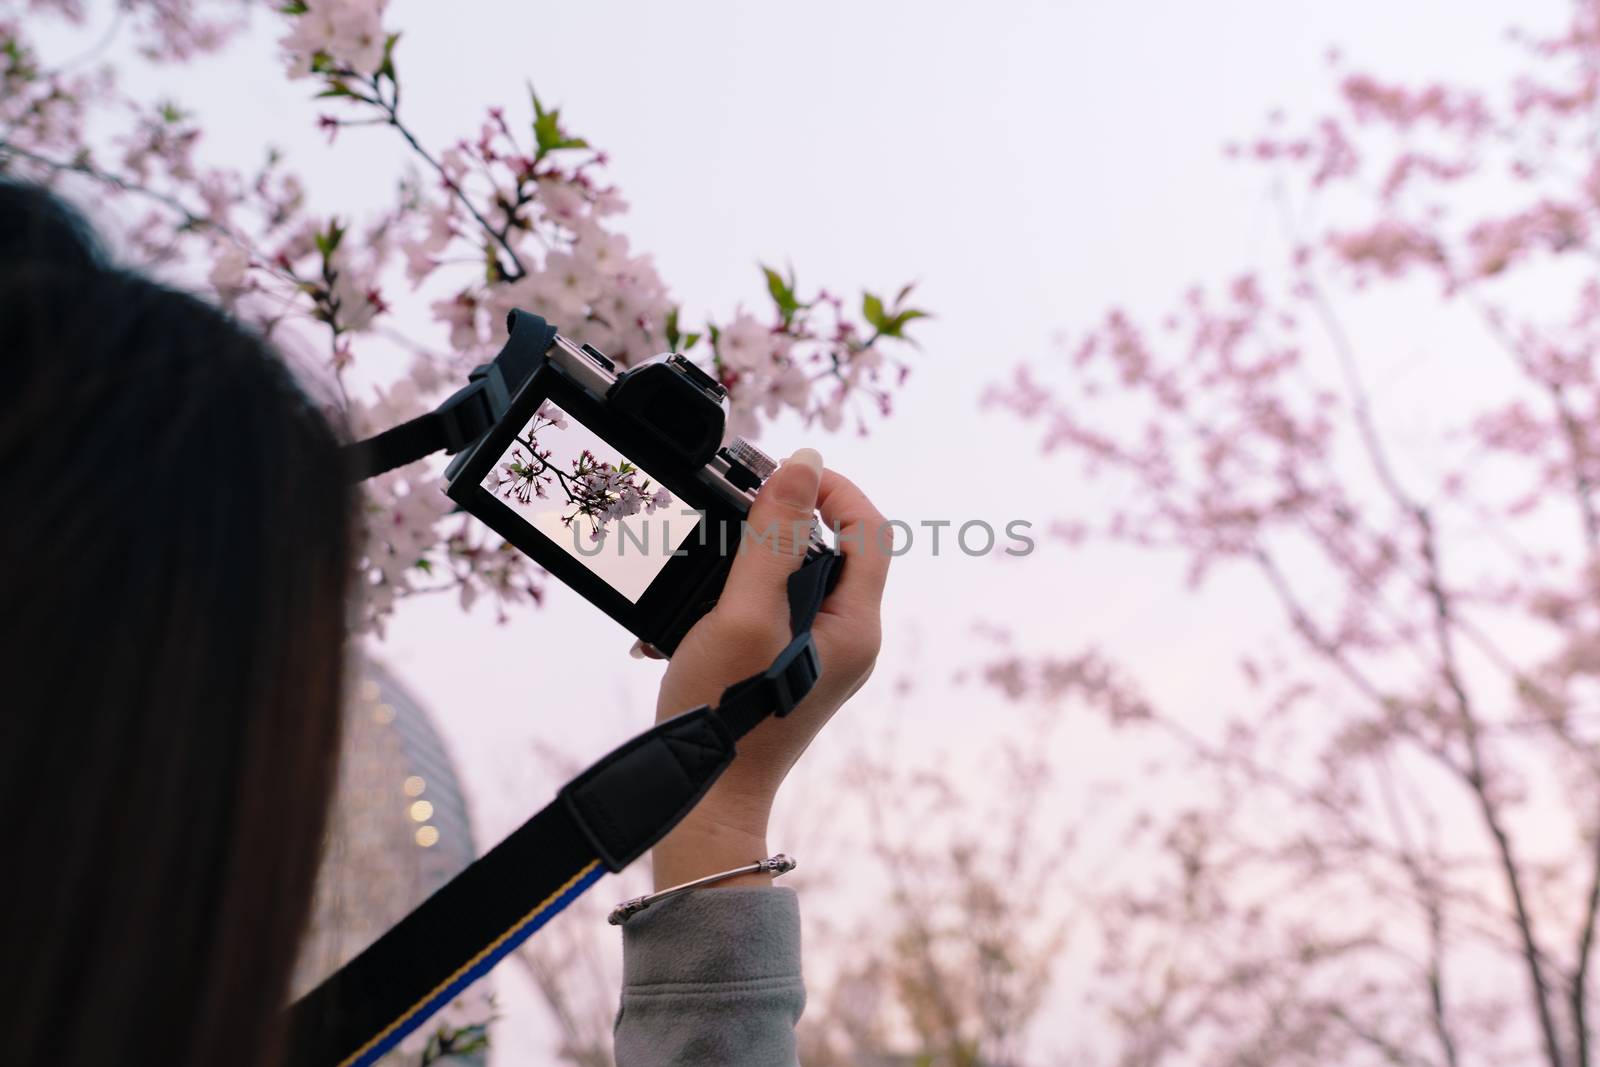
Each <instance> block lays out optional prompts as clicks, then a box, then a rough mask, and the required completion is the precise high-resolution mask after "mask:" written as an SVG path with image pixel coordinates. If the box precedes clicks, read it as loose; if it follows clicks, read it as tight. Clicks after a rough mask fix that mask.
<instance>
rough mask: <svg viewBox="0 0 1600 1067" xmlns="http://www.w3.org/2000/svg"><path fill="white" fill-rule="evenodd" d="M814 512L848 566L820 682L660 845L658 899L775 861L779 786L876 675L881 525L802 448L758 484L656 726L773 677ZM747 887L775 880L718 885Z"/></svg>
mask: <svg viewBox="0 0 1600 1067" xmlns="http://www.w3.org/2000/svg"><path fill="white" fill-rule="evenodd" d="M813 511H820V512H821V513H822V519H823V522H824V523H826V524H827V525H828V527H829V528H830V529H837V530H838V531H839V550H840V551H841V552H843V553H844V555H845V557H846V560H845V565H844V573H843V575H842V576H841V577H840V579H839V584H838V586H837V587H836V588H835V589H834V591H833V592H832V593H831V594H829V596H828V598H827V600H825V601H824V602H823V604H822V610H821V611H820V612H819V613H818V615H817V620H816V623H815V624H814V625H813V627H812V631H811V632H812V636H813V637H814V638H815V640H816V643H817V653H818V656H819V658H820V659H821V661H822V677H821V678H820V679H818V681H817V684H816V686H815V687H813V688H812V690H811V692H810V693H809V694H808V695H807V696H806V698H805V700H803V701H802V702H801V703H800V706H799V707H797V708H795V710H794V711H793V712H791V713H790V714H789V715H787V716H785V717H784V718H782V719H779V718H776V717H773V718H768V719H767V720H765V721H764V722H762V723H761V725H759V726H757V727H756V728H755V729H754V730H752V731H751V732H750V733H748V734H746V735H745V736H744V737H743V738H741V739H740V741H739V755H738V757H737V758H736V759H735V760H734V761H733V765H732V766H730V767H729V768H728V769H727V771H725V772H724V773H723V775H722V777H721V778H720V779H718V780H717V782H716V784H715V785H713V786H712V787H711V789H710V791H709V792H707V794H706V796H705V798H704V799H703V800H701V802H700V804H699V805H698V806H697V807H696V808H695V810H694V811H693V812H692V813H691V814H690V815H689V816H688V817H687V818H686V819H684V821H683V822H682V823H680V824H679V825H678V827H677V828H676V829H675V830H673V832H672V833H671V834H670V835H668V836H667V837H666V839H665V840H663V841H662V842H661V843H660V844H658V845H657V846H656V848H655V851H654V858H655V883H656V887H657V888H658V889H659V888H665V887H667V886H671V885H676V884H678V883H680V882H685V881H688V880H690V879H692V878H699V877H702V876H704V875H707V874H712V873H715V872H717V871H722V870H727V869H729V868H731V867H739V866H743V865H744V864H746V863H750V862H753V861H754V860H757V859H761V858H763V857H765V856H766V855H767V844H766V834H767V817H768V815H769V814H770V813H771V810H772V802H773V799H774V798H775V797H776V796H777V792H778V786H779V785H781V784H782V783H783V779H784V777H785V776H786V775H787V774H788V773H789V769H790V768H791V767H793V766H794V765H795V762H796V761H797V760H798V759H799V758H800V755H801V753H803V752H804V751H805V750H806V746H807V745H809V744H810V743H811V739H812V738H814V737H816V735H817V732H818V731H819V730H821V729H822V727H823V726H824V725H826V724H827V722H828V720H829V718H831V717H832V716H833V713H834V712H835V711H837V710H838V709H839V706H840V705H841V704H843V703H844V702H845V701H846V700H848V699H850V697H851V696H853V695H855V692H856V690H858V689H860V688H861V686H862V684H863V683H864V682H866V680H867V676H868V675H869V674H871V673H872V666H873V663H874V662H875V661H876V660H877V656H878V647H879V645H880V643H881V633H880V629H879V613H878V609H879V605H880V603H881V602H882V600H883V586H884V580H885V578H886V576H887V573H888V570H889V558H890V555H889V547H890V546H889V545H888V544H886V543H885V541H884V539H885V538H886V537H887V531H886V530H885V528H884V519H883V516H882V515H880V514H879V513H878V510H877V509H876V508H874V507H873V506H872V503H871V501H869V500H868V499H867V498H866V496H865V495H864V494H863V493H862V492H861V490H859V489H857V488H856V487H855V486H854V485H853V484H851V483H850V481H849V480H848V479H846V478H845V477H843V476H842V475H839V474H835V473H834V472H833V471H829V470H824V469H823V467H822V457H821V456H820V455H818V454H817V453H816V451H814V450H813V449H809V448H802V449H800V450H799V451H798V452H796V453H795V454H794V455H792V456H790V457H789V458H788V459H787V460H785V461H784V463H783V465H782V466H780V467H779V468H778V469H777V470H776V471H775V472H773V474H772V476H771V477H769V478H768V479H767V481H766V483H765V484H764V485H762V487H761V492H760V493H759V494H758V495H757V497H756V501H755V504H754V505H753V506H752V507H751V509H750V516H749V520H748V524H747V526H746V530H747V533H746V535H745V537H744V540H743V542H742V543H741V545H740V550H739V553H738V555H737V556H736V557H735V558H734V561H733V567H732V569H731V570H730V572H729V574H728V582H727V585H726V586H725V587H724V588H723V591H722V597H721V599H719V600H718V602H717V606H716V607H715V608H713V609H712V610H711V611H710V612H709V613H708V614H707V615H706V616H705V617H704V618H702V619H701V620H700V621H699V622H697V623H696V624H695V625H694V628H693V629H691V630H690V631H689V632H688V633H687V634H686V635H685V636H684V639H683V641H682V642H681V643H680V644H679V645H678V650H677V652H675V653H674V654H673V657H672V661H671V663H670V664H669V665H668V666H667V673H666V675H665V676H664V677H663V678H662V680H661V696H660V698H659V699H658V700H657V702H656V719H657V721H660V720H661V719H667V718H671V717H672V716H674V715H677V714H680V713H682V712H685V711H688V710H689V709H690V708H694V707H698V706H699V705H701V704H715V703H716V702H717V700H718V699H719V698H720V697H721V696H722V691H723V690H724V689H726V688H727V687H728V686H730V685H732V684H733V683H734V682H737V681H741V680H743V679H745V678H748V677H750V676H751V675H753V674H756V673H758V672H760V671H763V670H766V668H767V667H769V666H770V665H771V664H772V661H773V659H774V658H776V657H777V655H778V653H779V652H780V651H782V650H783V648H784V646H785V645H787V644H788V643H789V641H790V639H791V634H790V633H789V600H788V588H787V582H788V579H789V575H790V574H792V573H794V571H795V570H797V569H798V568H799V566H800V564H801V563H802V562H803V561H804V559H805V553H806V542H807V533H806V532H807V531H808V530H809V528H810V522H811V516H812V513H813ZM774 531H775V534H774ZM751 532H753V533H754V534H755V535H756V536H755V537H752V536H750V533H751ZM740 882H744V883H747V884H754V885H765V884H768V883H769V882H770V879H769V878H767V877H766V876H762V875H751V876H747V877H745V878H743V879H738V880H732V881H729V882H726V883H721V884H725V885H736V884H740Z"/></svg>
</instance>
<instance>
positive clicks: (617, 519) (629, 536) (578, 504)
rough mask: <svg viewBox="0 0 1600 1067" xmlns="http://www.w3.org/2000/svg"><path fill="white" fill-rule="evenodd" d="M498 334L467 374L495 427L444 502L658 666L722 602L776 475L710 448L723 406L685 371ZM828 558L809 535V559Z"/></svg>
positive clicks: (468, 447)
mask: <svg viewBox="0 0 1600 1067" xmlns="http://www.w3.org/2000/svg"><path fill="white" fill-rule="evenodd" d="M507 322H508V326H509V328H510V336H509V337H508V339H507V341H506V344H505V347H504V348H503V349H502V350H501V352H500V354H499V355H498V356H497V357H496V358H495V360H494V362H493V363H490V364H486V365H485V366H483V367H479V368H478V369H477V370H475V371H473V374H472V378H473V380H474V383H475V385H474V387H473V395H474V396H481V397H483V398H484V399H485V400H486V401H487V403H488V405H489V410H490V413H491V415H492V417H493V420H494V421H493V423H492V425H491V426H490V427H489V429H488V430H487V431H485V432H483V433H482V434H481V435H479V436H478V437H477V438H476V439H475V440H473V441H471V442H461V443H460V446H459V447H460V451H459V453H458V454H457V455H456V457H455V458H454V459H453V460H452V461H451V463H450V465H449V467H448V468H447V469H446V471H445V482H446V487H445V491H446V493H447V494H448V495H449V496H450V498H451V499H452V500H454V501H455V502H456V503H457V504H458V505H459V506H460V507H461V508H462V509H463V510H465V511H467V512H469V513H471V514H472V515H474V516H475V517H477V518H478V519H479V520H481V521H482V522H483V523H485V524H486V525H488V526H489V527H490V528H491V529H493V530H494V531H495V532H496V533H498V534H499V535H500V536H501V537H503V538H505V540H506V541H507V542H509V543H510V544H511V545H513V546H514V547H515V548H517V549H518V550H520V551H521V552H523V553H525V554H526V555H528V556H530V557H532V558H533V559H534V560H535V561H536V562H538V563H539V564H540V565H541V566H543V567H544V568H545V569H546V570H547V571H549V572H550V573H551V574H553V575H555V576H556V577H557V578H559V579H560V580H561V581H562V582H564V583H566V584H567V585H569V586H571V587H572V588H573V589H575V590H577V591H578V592H579V593H580V594H581V595H582V596H583V597H584V598H585V599H587V600H589V601H590V602H591V603H593V604H595V605H596V606H597V607H599V608H600V609H601V610H602V611H604V612H605V613H606V614H608V615H610V616H611V617H612V618H613V619H615V620H616V621H617V622H619V623H621V624H622V625H623V626H624V627H626V628H627V629H628V630H629V631H631V632H632V633H633V634H634V635H636V636H637V637H638V638H639V639H640V640H642V641H644V642H646V643H647V644H649V645H652V646H654V647H655V648H656V649H657V650H659V651H660V652H662V653H663V654H666V655H671V653H672V651H673V650H674V649H675V648H676V647H677V645H678V642H679V641H680V640H681V639H682V638H683V635H684V634H685V633H686V632H687V631H688V629H689V628H690V627H691V626H693V625H694V623H695V622H696V621H697V620H699V619H700V617H701V616H703V615H704V614H705V613H706V612H707V611H709V610H710V609H711V608H712V606H713V605H715V604H716V602H717V598H718V597H719V596H720V595H721V592H722V586H723V583H724V581H725V580H726V578H727V575H728V568H729V567H730V566H731V564H732V560H733V556H734V553H735V552H737V551H738V549H739V545H740V539H741V536H742V534H743V524H744V520H745V518H746V516H747V515H748V514H749V511H750V505H751V504H752V502H753V501H754V499H755V493H756V490H757V489H759V488H760V486H761V483H762V481H764V480H765V479H766V477H767V475H769V474H770V473H772V471H773V470H774V469H775V468H776V464H775V463H774V462H773V461H772V460H771V459H770V458H769V457H768V456H767V455H766V454H765V453H763V452H762V451H761V450H760V449H758V448H756V447H755V446H754V445H751V444H749V443H748V442H746V441H743V440H742V439H738V438H735V439H734V440H732V441H731V442H729V443H728V444H727V445H726V446H723V444H722V440H723V435H724V433H725V431H726V427H727V393H726V390H725V389H723V387H722V386H721V384H720V383H718V382H717V381H716V380H715V379H713V378H711V377H710V376H709V375H707V374H706V373H705V372H704V371H702V370H701V369H700V368H699V367H697V366H695V365H694V364H693V363H691V362H690V361H689V360H688V359H687V358H685V357H684V356H682V355H678V354H673V353H669V354H665V355H662V356H657V357H655V358H654V359H651V360H649V361H646V362H644V363H640V364H637V365H635V366H632V367H629V368H627V369H626V370H624V371H622V372H621V373H620V374H619V373H617V370H616V367H615V365H614V364H613V363H612V361H611V360H610V359H608V358H607V357H606V356H605V355H604V354H603V353H601V352H599V351H597V350H596V349H594V348H593V347H592V346H590V345H585V344H579V343H576V342H574V341H572V340H570V339H569V338H566V337H563V336H562V335H561V334H560V333H559V332H558V331H557V330H556V328H555V327H554V326H552V325H550V324H549V323H547V322H546V321H545V320H544V319H542V318H540V317H539V316H537V315H531V314H529V313H527V312H524V311H513V312H511V313H510V315H509V316H508V317H507ZM463 392H464V393H465V392H466V391H463ZM830 551H831V549H830V548H828V546H827V544H826V543H825V542H824V541H823V539H822V536H821V533H820V529H819V528H818V527H817V526H816V525H815V524H814V525H813V529H812V537H811V545H810V548H809V553H810V554H811V555H816V554H821V553H827V552H830Z"/></svg>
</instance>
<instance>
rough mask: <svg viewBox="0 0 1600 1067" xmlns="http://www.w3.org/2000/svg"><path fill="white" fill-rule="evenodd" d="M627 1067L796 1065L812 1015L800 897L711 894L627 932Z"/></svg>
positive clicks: (622, 1058)
mask: <svg viewBox="0 0 1600 1067" xmlns="http://www.w3.org/2000/svg"><path fill="white" fill-rule="evenodd" d="M622 972H623V973H622V1009H621V1011H619V1012H618V1013H617V1023H616V1027H615V1030H614V1033H615V1038H616V1060H617V1067H668V1065H676V1064H695V1065H697V1067H747V1065H748V1067H794V1065H795V1064H797V1063H798V1060H797V1059H796V1056H795V1036H794V1028H795V1024H796V1023H797V1022H799V1021H800V1013H801V1012H802V1011H803V1010H804V1009H805V1004H806V992H805V985H804V983H803V982H802V981H801V978H800V905H799V901H798V899H797V898H796V897H795V893H794V890H792V889H781V888H777V887H774V888H771V889H764V888H760V887H755V886H752V887H737V888H727V889H701V890H696V891H693V892H690V893H685V894H684V895H682V896H679V897H673V898H671V899H669V900H664V901H662V902H661V903H660V904H657V905H655V906H653V907H651V908H650V909H649V910H647V911H642V912H640V913H639V914H637V915H635V916H634V917H633V918H631V919H629V920H628V921H627V922H626V923H624V924H623V927H622Z"/></svg>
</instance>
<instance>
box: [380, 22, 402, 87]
mask: <svg viewBox="0 0 1600 1067" xmlns="http://www.w3.org/2000/svg"><path fill="white" fill-rule="evenodd" d="M399 39H400V35H399V34H398V33H391V34H390V35H389V36H388V37H386V38H384V42H383V63H382V65H380V66H379V67H378V73H379V74H380V75H383V76H384V77H387V78H388V79H389V80H390V81H394V43H395V42H396V41H398V40H399Z"/></svg>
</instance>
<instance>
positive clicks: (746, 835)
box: [651, 787, 772, 890]
mask: <svg viewBox="0 0 1600 1067" xmlns="http://www.w3.org/2000/svg"><path fill="white" fill-rule="evenodd" d="M714 791H715V787H713V792H714ZM768 811H769V808H768V807H767V806H753V805H752V804H750V803H749V802H744V801H741V802H739V803H736V804H729V803H728V802H727V801H726V800H725V799H722V800H719V799H717V798H714V797H713V796H710V795H708V796H707V797H706V798H705V800H703V801H702V802H701V803H700V805H699V806H698V807H696V808H695V810H694V811H692V812H690V813H689V814H688V815H687V816H686V817H685V818H684V820H683V821H682V822H681V823H679V824H678V825H677V826H676V827H674V828H673V830H672V832H671V833H670V834H668V835H667V836H666V837H665V838H663V839H662V840H661V841H660V842H659V843H658V844H657V845H656V846H655V848H654V849H653V850H652V852H651V859H652V867H653V873H654V881H655V888H656V889H658V890H660V889H666V888H668V887H670V886H675V885H681V884H682V883H684V882H689V881H693V880H694V879H696V878H704V877H705V876H706V875H708V874H716V873H718V872H720V871H726V870H731V869H732V868H734V867H742V866H744V865H745V864H747V863H754V862H755V861H756V860H760V859H764V858H766V856H767V855H768V854H769V851H768V849H767V815H768ZM771 882H772V879H771V877H770V876H768V875H761V874H754V875H741V876H738V877H736V878H730V879H728V880H727V881H724V882H718V883H717V885H719V886H750V885H762V886H764V885H770V884H771Z"/></svg>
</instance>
